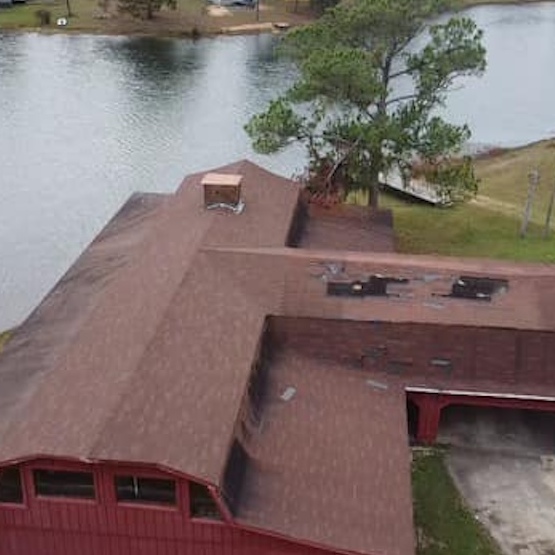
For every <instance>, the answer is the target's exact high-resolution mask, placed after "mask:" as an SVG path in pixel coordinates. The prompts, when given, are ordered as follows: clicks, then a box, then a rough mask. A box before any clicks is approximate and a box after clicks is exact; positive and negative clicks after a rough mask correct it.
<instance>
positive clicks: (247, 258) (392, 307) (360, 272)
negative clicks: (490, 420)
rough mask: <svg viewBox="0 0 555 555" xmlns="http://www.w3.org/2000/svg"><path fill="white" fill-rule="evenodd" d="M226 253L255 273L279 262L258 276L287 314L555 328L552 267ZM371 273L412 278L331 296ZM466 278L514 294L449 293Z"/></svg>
mask: <svg viewBox="0 0 555 555" xmlns="http://www.w3.org/2000/svg"><path fill="white" fill-rule="evenodd" d="M220 252H221V251H220ZM226 255H227V256H229V257H231V256H233V255H235V256H238V257H240V259H241V260H242V262H240V263H239V262H238V261H235V262H234V264H235V265H241V266H243V267H248V268H251V270H250V273H251V274H252V273H253V272H256V271H257V268H259V267H262V266H260V261H262V260H263V259H264V258H266V257H270V258H272V259H273V260H274V261H275V262H274V265H273V269H272V270H271V271H270V272H268V273H266V274H262V272H259V273H258V279H259V280H260V281H262V282H264V281H266V280H271V281H272V282H273V283H275V284H276V286H277V287H280V294H281V296H282V305H281V307H280V314H282V315H284V316H299V317H315V318H340V319H346V320H359V321H368V320H382V321H387V322H421V323H435V324H459V325H468V326H481V327H501V328H514V329H529V330H545V331H553V330H555V310H554V308H553V306H552V302H551V299H554V298H555V266H554V265H549V264H522V263H511V262H502V261H492V260H481V259H459V258H447V257H436V256H416V255H410V256H408V255H403V254H396V253H355V252H340V251H324V250H322V251H307V250H303V249H286V248H273V249H233V248H230V249H226ZM277 272H279V273H280V275H281V278H282V279H281V282H280V283H279V284H277V280H278V277H277V275H276V273H277ZM371 275H381V276H387V277H398V278H406V279H408V283H406V284H394V285H392V286H391V287H390V290H391V293H392V294H391V295H390V296H387V297H380V296H375V297H363V298H359V297H355V298H352V297H351V298H349V297H337V296H330V295H328V294H327V292H326V290H327V284H328V282H329V281H339V282H345V283H350V282H352V281H354V280H359V279H362V280H364V279H367V278H368V277H369V276H371ZM462 275H470V276H476V277H491V278H501V279H506V280H507V281H508V289H507V290H506V291H501V292H499V293H496V294H494V295H493V297H492V300H491V302H488V301H480V300H472V299H461V298H452V297H449V296H446V295H448V294H449V293H450V291H451V286H452V284H453V283H454V282H455V281H456V280H457V279H458V278H459V277H460V276H462Z"/></svg>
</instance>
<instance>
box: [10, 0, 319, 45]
mask: <svg viewBox="0 0 555 555" xmlns="http://www.w3.org/2000/svg"><path fill="white" fill-rule="evenodd" d="M70 5H71V11H72V14H73V17H71V18H70V21H69V25H68V26H67V27H63V28H59V27H57V26H56V19H57V18H59V17H65V16H66V15H67V8H66V1H65V0H28V3H27V4H18V5H16V6H14V7H12V8H7V9H2V10H0V29H2V28H4V29H24V28H37V27H39V20H38V17H37V15H36V12H37V10H41V9H42V10H48V11H49V12H50V13H51V23H50V25H48V26H45V27H43V30H45V31H59V32H62V33H70V32H91V33H105V34H148V35H161V36H186V35H189V34H191V32H192V30H193V29H196V30H197V31H199V32H201V33H203V34H206V33H218V32H219V31H220V30H221V29H222V28H225V27H231V26H235V25H244V24H246V23H256V22H257V20H256V10H253V9H246V8H231V9H229V10H223V12H224V15H220V16H219V17H213V16H210V15H209V14H208V10H207V7H208V5H209V4H208V1H207V0H177V7H176V9H175V10H168V9H162V10H161V11H160V12H158V13H157V14H156V15H155V17H154V18H153V19H152V20H151V21H142V20H137V19H132V18H131V17H129V16H127V15H125V14H120V13H118V10H117V0H108V4H107V8H106V9H105V10H103V9H101V8H100V6H99V3H98V0H70ZM307 6H308V0H299V1H298V2H297V8H298V13H295V0H261V6H260V12H259V22H260V23H264V22H283V21H285V22H288V23H290V24H292V25H295V24H300V23H304V22H306V21H308V20H309V16H308V15H307Z"/></svg>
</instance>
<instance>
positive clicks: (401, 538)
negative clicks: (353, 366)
mask: <svg viewBox="0 0 555 555" xmlns="http://www.w3.org/2000/svg"><path fill="white" fill-rule="evenodd" d="M387 381H388V382H389V384H387ZM387 381H385V380H384V379H383V378H382V379H381V382H378V381H376V382H368V375H367V374H366V373H363V372H357V371H353V370H346V369H345V367H344V366H342V365H340V364H338V363H333V362H331V361H322V360H318V361H316V360H314V359H311V358H304V357H302V356H300V355H299V353H298V352H296V351H290V350H288V349H287V348H285V349H284V350H283V351H281V352H279V353H276V355H275V358H273V360H272V364H271V367H270V369H269V372H268V384H267V388H266V393H265V396H264V398H265V401H264V406H263V411H262V415H261V421H260V425H259V426H258V428H257V429H256V430H254V431H253V432H252V433H251V434H250V438H251V439H250V441H248V442H247V443H246V449H247V451H248V453H249V456H250V460H249V464H248V466H247V469H248V470H247V475H246V477H245V483H244V486H243V489H242V492H241V497H240V504H239V507H238V511H237V518H238V521H239V522H243V523H245V524H248V525H249V526H253V527H257V528H262V529H265V530H270V531H273V532H276V533H279V534H286V535H288V536H291V537H294V538H297V539H300V540H306V541H311V542H317V543H319V544H321V545H332V546H334V547H336V548H338V549H342V550H345V551H348V552H356V553H387V554H389V555H411V554H413V553H414V537H413V531H412V497H411V484H410V454H409V447H408V440H407V424H406V414H405V400H404V394H403V390H402V388H401V387H399V386H398V385H396V384H395V383H394V382H393V381H392V380H387ZM386 384H387V385H386ZM386 388H387V389H386ZM285 392H289V394H290V395H291V397H290V398H289V396H288V395H285V399H288V400H284V398H282V396H284V393H285Z"/></svg>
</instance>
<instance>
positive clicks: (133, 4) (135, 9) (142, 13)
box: [118, 0, 177, 19]
mask: <svg viewBox="0 0 555 555" xmlns="http://www.w3.org/2000/svg"><path fill="white" fill-rule="evenodd" d="M163 5H166V6H168V8H170V9H172V10H175V8H176V5H177V1H176V0H118V9H119V11H120V12H124V13H128V14H131V15H132V16H133V17H135V18H137V19H152V18H153V17H154V14H155V13H156V12H159V11H160V10H161V9H162V6H163Z"/></svg>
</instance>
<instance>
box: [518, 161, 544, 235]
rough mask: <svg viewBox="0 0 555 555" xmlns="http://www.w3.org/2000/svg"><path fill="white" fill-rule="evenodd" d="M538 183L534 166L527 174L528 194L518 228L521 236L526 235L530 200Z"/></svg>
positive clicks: (532, 198)
mask: <svg viewBox="0 0 555 555" xmlns="http://www.w3.org/2000/svg"><path fill="white" fill-rule="evenodd" d="M539 183H540V172H539V171H538V169H537V168H536V169H533V170H532V171H531V172H530V173H529V174H528V196H527V198H526V205H525V206H524V215H523V218H522V227H521V228H520V236H521V237H526V232H527V231H528V223H529V222H530V216H531V214H532V202H533V200H534V195H535V194H536V190H537V189H538V185H539Z"/></svg>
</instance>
